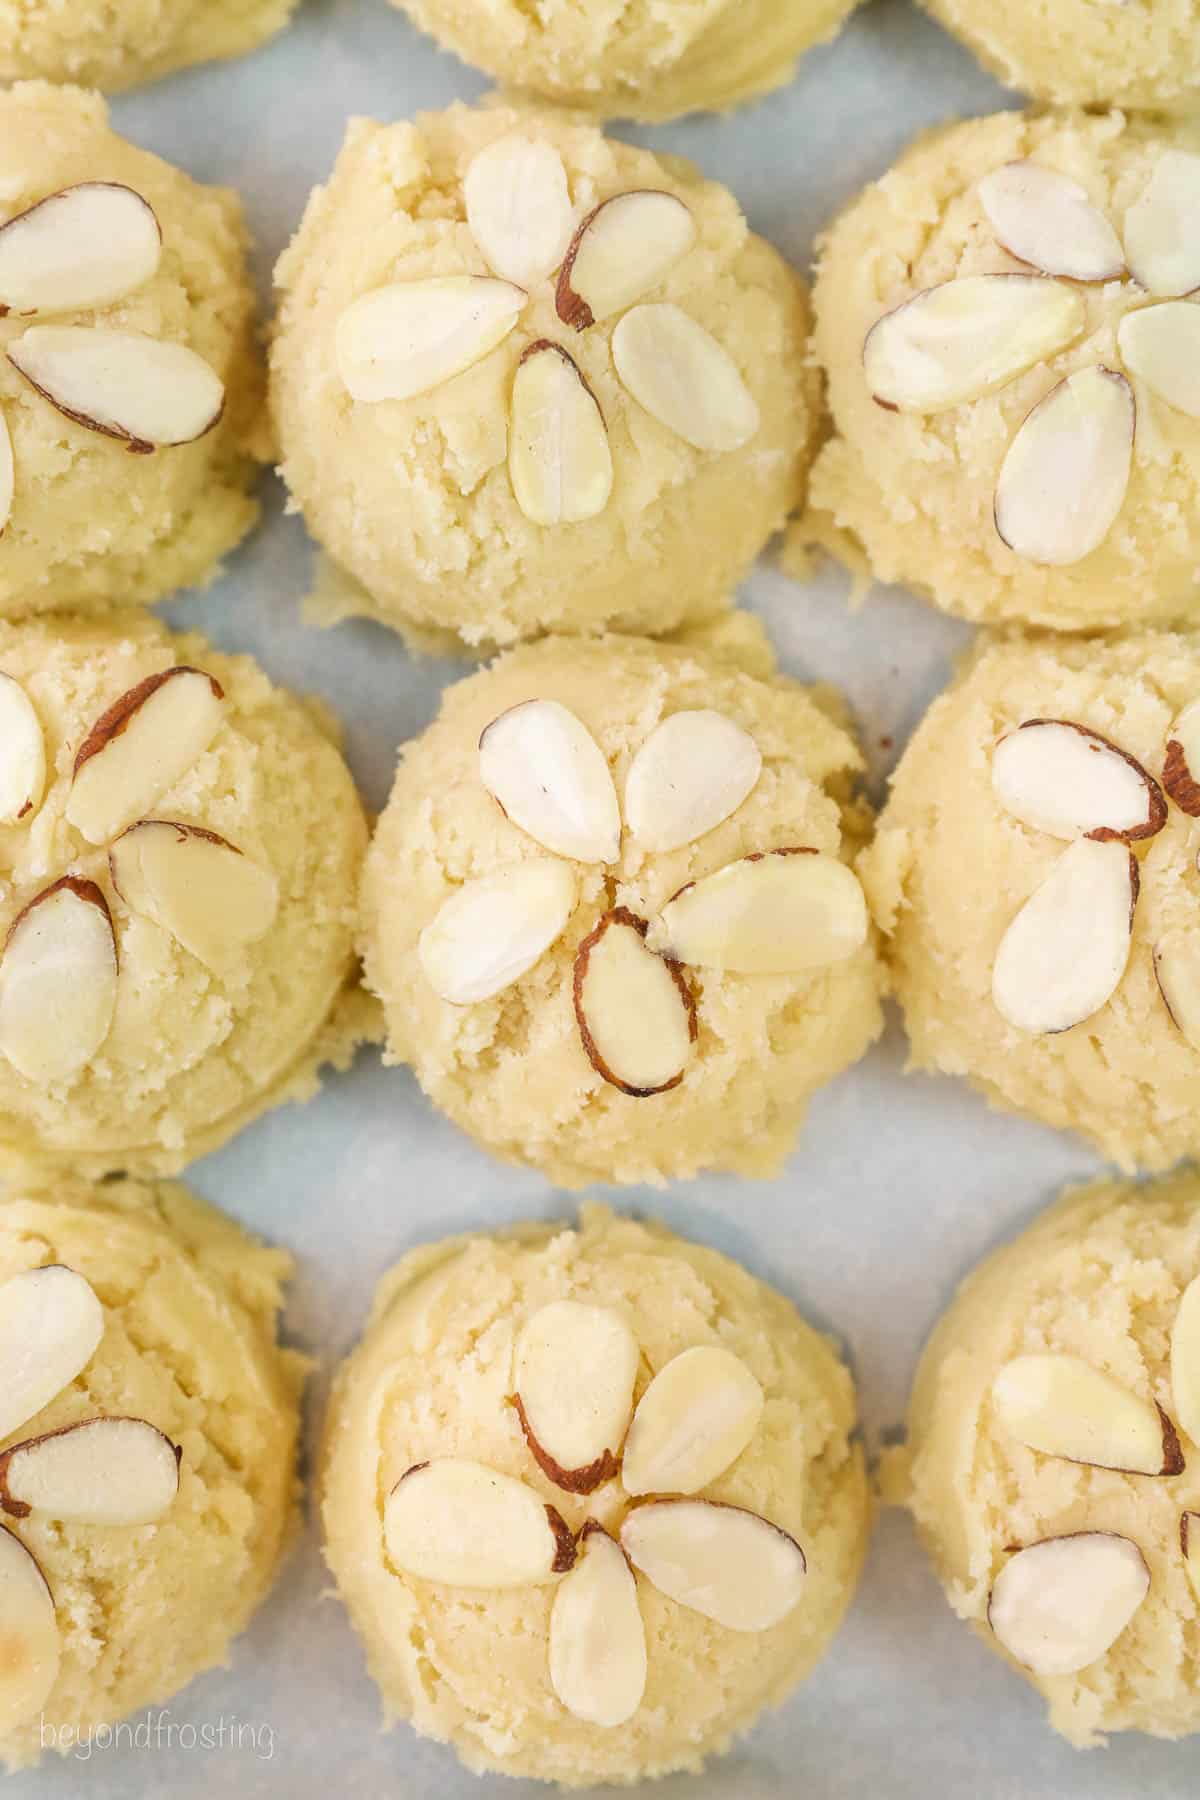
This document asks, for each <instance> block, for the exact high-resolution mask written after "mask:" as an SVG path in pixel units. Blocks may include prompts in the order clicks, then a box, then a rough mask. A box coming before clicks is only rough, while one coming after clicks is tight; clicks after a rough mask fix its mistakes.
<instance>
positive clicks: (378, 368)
mask: <svg viewBox="0 0 1200 1800" xmlns="http://www.w3.org/2000/svg"><path fill="white" fill-rule="evenodd" d="M527 299H528V295H527V294H526V293H525V291H524V289H523V288H519V287H514V285H513V284H512V282H510V281H493V280H492V279H491V278H490V277H488V276H486V275H435V276H431V277H430V278H429V279H428V280H425V281H397V282H393V283H391V285H390V286H388V287H382V288H376V289H375V291H374V293H371V294H364V295H363V296H362V298H361V299H360V300H355V301H353V302H352V304H351V305H349V306H348V307H347V308H346V310H345V312H344V313H343V314H342V316H341V318H340V319H339V320H338V322H337V330H336V332H335V335H334V354H335V355H336V357H337V366H338V373H339V374H340V375H341V378H342V380H343V382H344V383H345V385H346V391H347V392H348V393H349V395H350V398H351V399H352V400H366V401H376V400H411V399H413V398H414V396H415V395H417V394H427V393H428V392H429V390H430V388H435V387H440V386H441V384H442V382H443V381H450V380H451V379H452V378H453V377H454V376H455V375H461V374H462V373H463V370H464V369H469V368H471V367H472V366H473V365H474V364H475V363H477V362H480V361H482V359H483V358H484V357H485V356H487V355H489V354H490V353H491V351H493V350H494V349H495V348H496V346H497V344H502V343H503V342H504V340H505V338H506V337H507V336H508V334H509V332H510V331H511V330H512V328H513V326H514V325H515V324H516V322H517V318H518V316H519V314H520V311H521V308H522V307H523V306H524V304H525V302H526V300H527Z"/></svg>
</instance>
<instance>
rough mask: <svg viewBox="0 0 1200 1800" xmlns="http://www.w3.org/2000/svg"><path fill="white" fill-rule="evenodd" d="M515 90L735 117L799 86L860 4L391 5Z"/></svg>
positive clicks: (469, 0)
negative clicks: (809, 57)
mask: <svg viewBox="0 0 1200 1800" xmlns="http://www.w3.org/2000/svg"><path fill="white" fill-rule="evenodd" d="M393 4H394V5H397V6H401V7H402V8H403V9H404V10H405V11H406V12H407V13H408V14H409V15H410V16H411V18H412V19H413V20H414V22H415V23H416V24H418V25H419V26H421V28H422V30H424V31H428V32H430V33H431V34H432V35H433V36H434V37H435V38H437V40H438V42H439V43H441V44H444V45H445V46H446V47H447V48H448V49H450V50H455V51H457V53H458V54H459V56H461V57H462V58H463V59H464V61H466V62H469V63H473V64H474V65H475V66H476V67H477V68H480V69H484V70H486V71H487V73H488V74H489V75H492V76H494V77H495V78H496V80H497V81H501V82H503V83H504V84H505V85H506V86H507V87H510V88H524V89H528V90H529V91H530V92H532V93H535V94H541V95H544V96H545V98H546V99H548V100H554V101H556V102H558V104H560V105H563V106H570V107H577V108H579V109H581V110H586V111H587V112H591V113H596V114H599V115H600V116H602V117H608V118H612V117H615V116H621V117H624V118H633V119H672V118H675V117H677V116H678V115H679V114H680V113H688V112H698V111H700V110H702V109H703V110H712V111H725V110H726V109H728V108H729V107H732V106H737V105H738V104H739V103H741V102H742V101H746V100H753V99H755V98H756V97H757V96H758V95H760V94H765V93H767V92H769V90H770V89H771V88H777V87H782V86H783V84H784V83H785V82H786V81H790V79H791V77H792V74H793V72H794V70H795V66H796V59H797V57H799V56H802V55H803V54H804V52H805V51H806V50H811V49H812V47H813V45H814V44H819V43H821V42H822V40H823V39H825V38H830V37H832V36H833V34H834V32H835V31H837V30H838V28H839V27H840V26H841V24H842V22H843V20H845V19H846V18H847V16H848V15H849V13H850V12H851V11H852V10H853V8H854V6H855V4H856V0H740V3H739V0H599V3H598V4H597V3H595V0H593V3H592V4H589V5H586V6H580V5H579V4H578V0H541V4H539V5H537V6H535V7H531V6H528V5H525V4H523V3H522V0H482V3H480V0H393Z"/></svg>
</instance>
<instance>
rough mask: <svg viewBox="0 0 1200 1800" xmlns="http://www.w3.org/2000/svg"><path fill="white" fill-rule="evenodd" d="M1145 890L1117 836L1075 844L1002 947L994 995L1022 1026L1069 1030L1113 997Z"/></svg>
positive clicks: (1004, 1013)
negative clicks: (1136, 907) (1141, 891)
mask: <svg viewBox="0 0 1200 1800" xmlns="http://www.w3.org/2000/svg"><path fill="white" fill-rule="evenodd" d="M1137 895H1138V870H1137V863H1136V862H1135V861H1134V858H1133V856H1132V855H1131V853H1130V852H1129V850H1127V849H1126V847H1125V845H1124V844H1122V843H1119V842H1117V841H1108V842H1104V841H1098V840H1097V839H1095V838H1077V839H1076V840H1075V842H1074V843H1073V844H1069V845H1068V846H1067V848H1066V849H1065V850H1064V851H1063V853H1062V855H1061V856H1060V857H1059V859H1058V861H1057V862H1056V863H1055V865H1054V867H1053V868H1052V869H1051V871H1050V873H1049V874H1048V875H1047V876H1046V877H1045V879H1044V880H1043V882H1042V884H1041V886H1040V887H1038V888H1036V889H1035V890H1034V893H1033V894H1032V895H1031V897H1030V898H1029V899H1028V900H1027V901H1026V902H1025V904H1024V906H1023V907H1022V908H1021V910H1020V912H1019V913H1018V914H1017V915H1016V917H1015V918H1014V919H1013V921H1012V924H1011V925H1010V926H1009V927H1008V930H1007V931H1006V932H1005V934H1004V936H1003V937H1002V938H1001V940H1000V947H999V949H998V950H997V952H996V961H995V963H994V965H993V968H992V999H993V1001H994V1002H995V1005H996V1008H997V1010H998V1011H999V1012H1000V1013H1001V1015H1002V1016H1003V1017H1004V1018H1005V1019H1007V1020H1008V1023H1009V1024H1010V1025H1013V1026H1015V1027H1016V1029H1017V1030H1018V1031H1029V1032H1053V1031H1070V1029H1071V1027H1072V1026H1073V1025H1079V1024H1082V1022H1083V1021H1084V1020H1085V1019H1090V1018H1091V1017H1092V1016H1093V1014H1095V1013H1098V1012H1099V1011H1100V1008H1101V1007H1102V1006H1104V1005H1106V1004H1107V1002H1108V1001H1109V1000H1110V999H1111V998H1112V996H1113V994H1114V993H1115V991H1116V988H1117V986H1118V984H1119V982H1120V980H1121V977H1122V975H1123V974H1124V973H1125V964H1126V963H1127V962H1128V960H1129V945H1130V939H1131V935H1132V931H1133V909H1134V905H1135V904H1136V901H1137Z"/></svg>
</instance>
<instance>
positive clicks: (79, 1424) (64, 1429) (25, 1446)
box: [0, 1265, 183, 1519]
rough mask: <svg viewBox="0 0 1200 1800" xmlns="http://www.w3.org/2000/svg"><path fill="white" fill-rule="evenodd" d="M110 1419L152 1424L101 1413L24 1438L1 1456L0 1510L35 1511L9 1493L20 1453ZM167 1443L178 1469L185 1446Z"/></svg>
mask: <svg viewBox="0 0 1200 1800" xmlns="http://www.w3.org/2000/svg"><path fill="white" fill-rule="evenodd" d="M49 1266H53V1265H49ZM109 1419H112V1420H114V1421H115V1420H129V1421H131V1422H132V1423H133V1424H136V1425H149V1423H150V1421H149V1419H137V1418H135V1417H134V1415H133V1414H132V1413H100V1414H99V1415H98V1416H97V1417H96V1418H94V1419H76V1420H75V1423H74V1424H73V1425H60V1426H59V1427H58V1429H57V1431H43V1432H40V1433H39V1435H38V1436H37V1437H31V1438H24V1439H23V1440H22V1441H21V1443H19V1444H12V1445H11V1446H10V1447H9V1448H8V1449H7V1450H5V1451H4V1453H3V1454H2V1455H0V1508H2V1509H3V1510H4V1511H5V1512H6V1513H8V1514H9V1515H10V1516H11V1517H12V1518H14V1519H24V1518H27V1517H28V1515H29V1514H30V1512H32V1510H33V1509H32V1507H31V1506H30V1505H29V1502H28V1501H27V1500H18V1499H16V1498H15V1497H14V1496H13V1495H12V1494H10V1493H9V1491H8V1470H9V1465H10V1463H11V1462H12V1460H13V1458H14V1456H16V1455H17V1453H18V1451H25V1450H30V1449H32V1448H33V1446H34V1445H35V1444H46V1443H49V1441H50V1439H51V1438H58V1437H66V1435H67V1433H68V1432H71V1431H85V1430H86V1429H87V1428H88V1426H90V1425H99V1424H102V1423H105V1422H107V1421H108V1420H109ZM154 1429H155V1430H157V1429H158V1427H157V1426H155V1427H154ZM161 1436H163V1437H167V1434H166V1432H165V1431H164V1432H162V1433H161ZM167 1442H168V1443H169V1444H171V1448H172V1450H173V1451H174V1452H175V1467H176V1468H178V1467H179V1465H180V1463H182V1461H183V1446H182V1444H175V1443H171V1439H170V1438H167Z"/></svg>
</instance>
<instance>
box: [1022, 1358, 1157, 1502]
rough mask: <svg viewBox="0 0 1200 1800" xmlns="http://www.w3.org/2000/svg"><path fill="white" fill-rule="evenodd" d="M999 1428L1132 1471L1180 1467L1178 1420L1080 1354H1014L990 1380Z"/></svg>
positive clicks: (1080, 1459) (1041, 1447) (1044, 1447)
mask: <svg viewBox="0 0 1200 1800" xmlns="http://www.w3.org/2000/svg"><path fill="white" fill-rule="evenodd" d="M992 1404H993V1406H994V1407H995V1409H996V1416H997V1418H998V1419H999V1420H1000V1423H1001V1425H1002V1426H1003V1428H1004V1429H1005V1430H1006V1431H1007V1432H1009V1433H1010V1434H1011V1435H1012V1436H1013V1437H1015V1438H1017V1439H1018V1440H1019V1441H1020V1442H1021V1443H1022V1444H1026V1445H1028V1447H1029V1448H1030V1449H1031V1450H1038V1451H1040V1452H1041V1453H1042V1455H1043V1456H1060V1457H1063V1458H1064V1459H1065V1460H1066V1461H1068V1462H1076V1463H1085V1464H1088V1465H1089V1466H1091V1467H1092V1468H1098V1469H1119V1470H1123V1471H1125V1472H1126V1473H1129V1474H1133V1475H1178V1474H1179V1473H1180V1472H1181V1470H1182V1469H1183V1466H1184V1464H1183V1455H1182V1452H1181V1451H1180V1448H1179V1438H1178V1436H1177V1434H1176V1431H1175V1427H1174V1426H1173V1425H1172V1424H1171V1421H1170V1420H1169V1419H1168V1418H1167V1416H1166V1414H1165V1413H1164V1412H1163V1411H1162V1410H1161V1409H1160V1408H1158V1407H1155V1406H1151V1405H1148V1404H1147V1402H1146V1401H1144V1400H1139V1398H1138V1397H1137V1395H1136V1394H1132V1393H1130V1391H1129V1389H1128V1388H1126V1387H1122V1385H1121V1384H1120V1382H1118V1381H1114V1380H1113V1379H1112V1377H1111V1376H1110V1375H1106V1374H1104V1372H1103V1371H1102V1370H1100V1369H1096V1368H1093V1367H1092V1365H1091V1364H1090V1363H1087V1362H1084V1360H1083V1359H1082V1358H1081V1357H1078V1356H1057V1355H1029V1356H1016V1357H1013V1359H1012V1360H1011V1361H1010V1362H1007V1363H1005V1365H1004V1367H1003V1368H1002V1369H1001V1370H1000V1371H999V1373H998V1374H997V1375H996V1376H995V1378H994V1380H993V1382H992Z"/></svg>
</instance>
